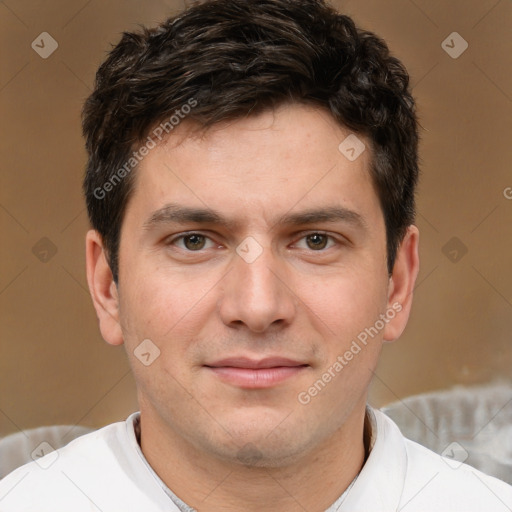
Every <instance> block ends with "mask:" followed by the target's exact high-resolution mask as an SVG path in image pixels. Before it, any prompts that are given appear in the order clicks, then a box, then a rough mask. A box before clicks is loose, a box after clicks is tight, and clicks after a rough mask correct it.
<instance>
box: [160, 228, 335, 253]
mask: <svg viewBox="0 0 512 512" xmlns="http://www.w3.org/2000/svg"><path fill="white" fill-rule="evenodd" d="M193 235H198V236H201V237H204V238H205V239H207V240H210V241H211V242H213V240H212V239H211V238H210V237H209V236H207V235H204V234H203V233H199V232H196V231H190V232H188V233H183V234H181V235H178V236H176V237H174V238H172V239H168V240H167V242H166V245H175V243H176V242H177V241H179V240H184V239H185V238H187V237H189V236H193ZM312 235H321V236H326V237H327V238H328V242H327V243H328V244H329V241H330V242H334V244H337V245H342V242H341V241H339V240H337V239H336V238H335V237H334V236H332V235H329V234H328V233H326V232H324V231H310V232H307V233H306V234H303V235H302V236H301V237H300V238H299V241H300V240H304V239H306V238H307V237H308V236H312ZM218 245H220V244H218ZM332 247H333V245H332V244H331V246H328V247H326V248H323V249H318V250H314V249H306V250H309V251H311V252H318V253H321V252H326V251H327V250H328V249H331V248H332ZM180 249H181V250H182V251H185V252H188V253H201V252H202V251H204V250H205V249H199V250H197V251H191V250H189V249H186V248H181V247H180Z"/></svg>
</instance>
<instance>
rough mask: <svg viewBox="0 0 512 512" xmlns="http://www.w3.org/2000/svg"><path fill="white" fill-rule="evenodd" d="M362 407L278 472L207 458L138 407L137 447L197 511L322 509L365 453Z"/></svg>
mask: <svg viewBox="0 0 512 512" xmlns="http://www.w3.org/2000/svg"><path fill="white" fill-rule="evenodd" d="M362 405H363V406H362V407H361V406H360V407H357V408H355V410H354V411H353V413H352V414H351V415H350V416H349V417H348V418H347V421H346V422H345V423H344V424H343V426H342V427H341V428H339V429H338V430H337V431H335V432H334V434H333V435H331V436H330V437H329V438H327V439H325V440H324V441H323V442H322V443H321V444H320V445H319V446H316V447H315V448H314V449H313V450H312V451H311V452H310V453H307V454H305V455H304V456H303V457H301V458H300V460H295V461H294V462H293V463H290V464H288V465H286V466H283V467H278V468H275V467H272V468H268V467H248V466H244V465H241V464H240V463H230V462H227V461H224V460H219V459H218V458H216V457H213V456H210V455H209V454H207V453H205V452H204V450H199V449H197V448H196V447H194V446H193V445H191V444H190V443H188V442H187V441H186V440H185V439H183V438H182V437H181V436H178V435H176V433H175V432H173V431H172V430H171V429H169V428H166V425H165V424H164V423H163V422H161V421H158V418H157V417H156V416H155V415H153V414H152V411H151V410H150V409H149V410H143V408H142V406H141V448H142V451H143V453H144V456H145V457H146V459H147V461H148V462H149V464H150V465H151V467H152V468H153V469H154V470H155V472H156V473H157V474H158V475H159V477H160V478H161V479H162V481H163V482H164V483H165V484H166V485H167V487H169V489H171V490H172V491H173V492H174V493H175V494H176V495H177V496H178V497H179V498H180V499H182V500H183V501H184V502H185V503H187V504H188V505H190V506H191V507H193V508H195V509H196V510H198V511H203V510H208V512H217V511H223V512H231V511H240V510H244V511H247V512H252V511H260V510H276V511H279V512H298V511H301V512H303V511H304V510H311V511H313V510H315V511H320V510H322V511H323V510H325V509H326V508H328V507H329V506H330V505H331V504H332V503H334V502H335V501H336V500H337V499H338V497H339V496H340V495H341V494H342V493H343V492H344V491H345V489H347V487H348V486H349V485H350V483H351V482H352V480H353V479H354V478H355V477H356V476H357V475H358V473H359V471H360V470H361V468H362V466H363V464H364V462H365V460H366V457H367V455H368V452H369V444H370V437H371V431H370V423H369V418H368V417H367V415H366V414H365V404H364V403H363V404H362ZM269 504H272V508H269Z"/></svg>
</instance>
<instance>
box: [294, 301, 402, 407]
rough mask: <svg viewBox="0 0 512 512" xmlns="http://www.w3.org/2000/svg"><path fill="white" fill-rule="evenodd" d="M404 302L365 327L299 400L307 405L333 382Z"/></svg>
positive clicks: (396, 303) (395, 304)
mask: <svg viewBox="0 0 512 512" xmlns="http://www.w3.org/2000/svg"><path fill="white" fill-rule="evenodd" d="M402 309H403V308H402V304H400V303H399V302H395V303H393V305H392V306H391V307H390V308H388V309H387V310H386V312H385V313H382V314H381V315H380V316H379V319H378V320H376V321H375V323H374V324H373V325H372V326H371V327H366V328H365V329H363V330H362V331H361V332H360V333H359V334H358V335H357V337H356V339H354V340H352V344H351V345H350V348H348V349H347V350H346V351H345V352H344V353H343V354H341V355H339V356H338V357H337V358H336V361H334V363H333V364H331V366H329V368H327V370H326V371H325V372H324V373H323V374H322V376H321V377H320V378H319V379H318V380H316V381H315V382H314V383H313V384H312V385H311V386H310V387H309V388H308V389H307V390H306V391H301V392H300V393H299V394H298V395H297V400H298V401H299V403H300V404H302V405H307V404H309V403H310V402H311V400H312V399H313V398H314V397H315V396H317V395H318V394H319V393H320V392H321V391H322V390H323V389H324V388H325V386H327V384H329V382H331V381H332V380H333V379H334V378H335V377H336V376H337V375H338V374H339V373H340V372H341V371H342V370H343V368H345V366H347V365H348V364H349V363H350V361H352V359H354V356H356V355H357V354H359V352H361V350H362V348H363V347H366V345H367V344H368V341H369V340H370V339H373V338H375V336H377V335H378V334H379V333H380V332H381V331H382V330H383V329H384V328H385V327H386V324H388V323H389V322H390V321H391V320H393V318H395V316H396V315H397V313H400V311H402Z"/></svg>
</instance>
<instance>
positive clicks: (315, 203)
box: [127, 104, 380, 224]
mask: <svg viewBox="0 0 512 512" xmlns="http://www.w3.org/2000/svg"><path fill="white" fill-rule="evenodd" d="M193 128H194V127H193V125H187V121H186V120H185V121H183V122H182V125H181V126H179V127H178V128H177V130H176V132H175V133H172V136H171V137H169V138H168V139H167V140H166V141H165V143H163V144H160V145H157V146H156V147H155V148H154V149H152V150H151V151H150V152H149V154H148V155H147V156H146V157H145V158H144V159H143V160H142V162H141V163H140V164H139V166H138V169H137V173H136V180H135V190H134V193H133V195H132V199H131V201H130V202H131V203H132V204H130V205H129V208H128V209H129V210H130V209H136V210H137V212H138V215H137V217H138V218H140V216H141V215H143V216H144V221H146V220H147V218H148V216H151V215H154V214H155V212H157V210H159V209H161V208H164V207H165V205H166V204H169V203H172V204H182V205H184V206H189V207H192V208H202V209H205V208H206V209H212V210H215V211H216V212H225V214H226V217H233V218H236V219H238V221H239V222H243V221H244V220H247V222H249V221H252V222H254V221H255V219H260V220H264V221H265V222H266V223H267V224H272V223H273V222H275V219H276V218H277V217H283V215H285V214H286V213H287V212H290V211H299V210H300V209H301V208H302V209H305V210H306V209H307V210H311V209H318V208H320V207H322V206H326V205H328V206H329V207H341V208H345V209H346V210H351V211H354V212H355V213H357V214H358V215H360V216H361V217H365V218H366V217H372V215H373V216H375V215H377V216H378V215H379V213H380V207H379V202H378V198H377V196H376V194H375V192H374V187H373V185H372V180H371V177H370V172H369V168H370V158H371V156H370V148H369V146H368V144H367V143H366V141H365V140H364V138H363V137H360V136H357V138H356V139H355V137H356V135H355V134H352V133H351V132H350V131H349V130H347V129H346V128H344V127H342V126H340V125H339V123H337V122H336V120H335V119H334V118H333V117H332V116H331V115H330V113H328V112H327V111H326V110H324V109H322V108H315V107H312V106H306V105H297V104H292V105H286V106H282V107H280V108H278V109H276V110H274V111H266V112H264V113H262V114H259V115H257V116H251V117H247V118H244V119H235V120H232V121H225V122H222V123H219V124H217V125H214V126H213V127H211V128H210V129H208V130H207V131H205V132H203V131H202V132H196V131H194V130H193ZM346 141H348V145H349V146H350V147H349V148H348V149H349V150H350V149H351V148H352V147H353V149H354V151H352V152H350V151H349V152H348V153H347V151H346V150H347V147H346V146H347V142H346ZM357 144H359V145H357ZM340 145H341V146H340ZM355 152H357V153H360V154H359V155H358V156H357V153H356V158H353V156H354V153H355ZM349 157H350V158H349ZM127 213H128V212H127ZM363 220H364V219H363ZM367 220H368V221H371V220H372V219H371V218H370V219H367Z"/></svg>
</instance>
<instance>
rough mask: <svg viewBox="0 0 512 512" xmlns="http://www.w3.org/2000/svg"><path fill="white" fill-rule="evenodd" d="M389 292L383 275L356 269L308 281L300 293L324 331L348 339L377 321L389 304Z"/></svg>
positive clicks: (320, 328) (309, 311) (329, 335)
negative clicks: (381, 276)
mask: <svg viewBox="0 0 512 512" xmlns="http://www.w3.org/2000/svg"><path fill="white" fill-rule="evenodd" d="M386 292H387V289H386V286H385V282H384V281H383V280H382V279H377V277H375V279H369V277H368V275H367V274H365V275H360V274H359V273H357V272H355V271H354V272H351V273H350V274H347V273H340V274H331V275H329V276H323V278H322V279H321V280H319V281H316V282H315V283H313V284H312V283H311V282H308V283H305V284H303V285H302V286H301V287H300V288H299V289H298V293H297V295H298V296H299V297H300V299H301V301H302V302H303V303H304V304H305V310H306V311H307V312H308V314H309V316H310V317H311V319H312V320H311V321H312V322H314V324H315V325H317V326H318V329H319V330H320V332H325V333H326V335H327V337H328V338H332V337H335V338H336V339H338V340H346V339H347V337H353V336H356V335H357V334H358V333H359V332H360V331H361V330H364V329H365V328H367V327H370V326H371V325H373V324H374V323H375V321H376V320H377V319H378V318H379V315H380V314H381V313H383V312H384V309H385V307H386V302H387V300H386V299H387V293H386Z"/></svg>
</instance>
